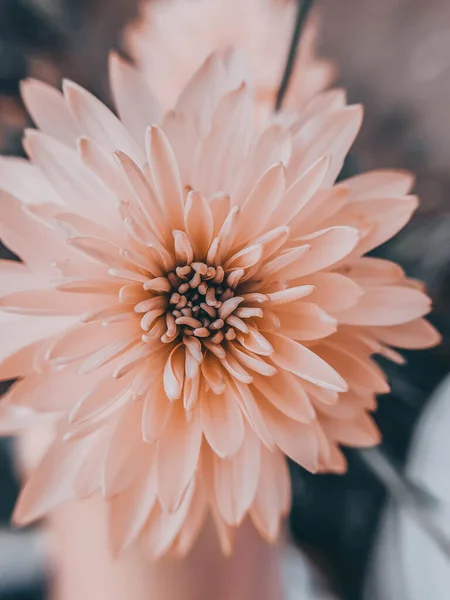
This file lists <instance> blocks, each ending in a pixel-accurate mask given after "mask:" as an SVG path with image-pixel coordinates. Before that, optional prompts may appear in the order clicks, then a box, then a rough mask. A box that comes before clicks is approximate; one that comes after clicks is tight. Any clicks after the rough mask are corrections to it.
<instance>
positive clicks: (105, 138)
mask: <svg viewBox="0 0 450 600" xmlns="http://www.w3.org/2000/svg"><path fill="white" fill-rule="evenodd" d="M63 91H64V97H65V100H66V102H67V104H68V106H69V109H70V112H71V113H72V114H73V116H74V117H75V119H76V120H77V122H78V124H79V126H80V128H81V129H82V131H83V133H84V134H85V135H87V136H88V137H90V138H92V139H93V140H94V142H97V144H99V145H100V146H103V147H104V148H105V149H107V150H109V151H110V152H114V151H115V150H117V149H119V148H120V149H121V150H122V152H125V153H126V154H128V156H131V158H133V160H138V161H139V160H140V159H141V157H142V156H143V153H142V152H140V150H139V148H138V145H137V143H136V142H135V141H134V140H133V138H132V137H131V135H130V134H129V133H128V131H127V130H126V129H125V127H124V126H123V124H122V123H121V122H120V120H119V119H118V118H117V117H116V116H115V115H114V114H113V113H112V112H111V111H110V110H109V108H107V107H106V106H105V105H104V104H103V103H102V102H100V100H98V99H97V98H96V97H95V96H93V95H92V94H91V93H90V92H88V91H87V90H85V89H84V88H82V87H81V86H79V85H77V84H76V83H74V82H73V81H68V80H65V81H64V82H63Z"/></svg>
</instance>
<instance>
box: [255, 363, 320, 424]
mask: <svg viewBox="0 0 450 600" xmlns="http://www.w3.org/2000/svg"><path fill="white" fill-rule="evenodd" d="M253 387H254V388H256V389H257V390H258V392H259V393H260V394H262V396H263V397H264V398H265V401H268V402H271V403H272V404H273V405H274V406H275V407H276V408H277V409H278V410H280V411H281V412H282V413H284V414H285V415H286V416H288V417H290V418H291V419H294V420H295V421H300V422H302V423H310V422H311V421H312V420H313V419H314V418H315V415H316V413H315V410H314V408H313V406H312V404H311V402H310V400H309V398H308V395H307V394H306V392H305V389H304V387H303V385H302V382H301V380H300V379H298V378H297V377H295V376H294V375H292V374H291V373H286V372H281V371H280V372H279V373H278V374H277V375H275V376H274V377H271V378H270V379H268V378H264V379H263V378H256V379H255V381H254V382H253Z"/></svg>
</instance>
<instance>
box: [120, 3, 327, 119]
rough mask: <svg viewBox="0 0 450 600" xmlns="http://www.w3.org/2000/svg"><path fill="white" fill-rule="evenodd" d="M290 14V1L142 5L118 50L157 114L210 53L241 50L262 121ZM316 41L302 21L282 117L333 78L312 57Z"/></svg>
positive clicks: (313, 29)
mask: <svg viewBox="0 0 450 600" xmlns="http://www.w3.org/2000/svg"><path fill="white" fill-rule="evenodd" d="M296 10H297V2H296V1H295V0H246V1H245V2H242V0H152V1H150V2H149V1H148V0H144V1H143V3H142V5H141V11H140V13H141V14H140V18H139V19H138V20H137V22H136V23H135V24H133V25H132V26H130V27H129V28H128V30H127V31H126V35H125V44H126V46H127V48H128V50H129V52H130V54H131V56H132V57H133V58H134V60H135V61H136V64H137V66H138V68H139V70H140V72H141V73H142V74H143V75H144V76H145V78H146V80H147V81H148V82H149V84H150V85H152V87H153V88H154V93H155V95H156V97H157V99H158V100H159V102H160V103H161V104H162V106H163V107H164V108H171V107H172V106H173V105H174V104H175V102H176V100H177V97H178V95H179V94H180V92H181V91H182V89H183V87H184V86H185V85H186V84H187V82H188V81H189V79H190V78H191V76H192V75H193V74H194V72H195V71H196V70H197V69H198V68H199V67H200V66H201V64H202V63H203V62H204V60H205V59H206V58H207V57H208V56H209V55H210V54H211V53H212V52H213V51H218V50H219V51H220V50H224V49H226V48H227V47H229V46H233V47H238V48H241V49H242V50H244V51H245V52H246V55H247V60H248V63H249V66H250V67H251V72H252V75H253V78H254V84H255V96H256V101H257V104H258V106H259V108H261V109H262V112H263V113H264V114H267V113H270V112H271V111H272V110H273V106H274V104H275V97H276V93H277V89H278V86H279V84H280V80H281V77H282V74H283V68H284V65H285V63H286V59H287V55H288V50H289V43H290V40H291V37H292V29H293V25H294V22H295V12H296ZM316 34H317V23H316V21H315V20H308V22H307V24H306V27H305V28H304V31H303V33H302V37H301V40H300V44H299V47H298V51H297V59H296V62H295V68H294V71H293V73H292V76H291V80H290V85H289V88H288V92H287V94H286V97H285V99H284V108H285V109H287V110H293V111H298V110H300V109H301V108H302V107H303V106H304V105H305V104H306V103H307V102H308V101H309V100H311V99H312V98H314V97H315V96H316V95H317V94H318V93H319V92H321V91H323V90H324V89H326V88H327V87H329V85H330V84H331V82H332V80H333V78H334V75H335V68H334V65H333V64H332V62H331V61H330V60H326V59H320V58H318V57H316V55H315V51H316V37H317V35H316ZM155 81H157V82H158V84H157V85H154V82H155Z"/></svg>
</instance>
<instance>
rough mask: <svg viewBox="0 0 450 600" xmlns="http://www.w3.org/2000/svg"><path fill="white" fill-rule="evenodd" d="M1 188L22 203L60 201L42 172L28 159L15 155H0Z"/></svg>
mask: <svg viewBox="0 0 450 600" xmlns="http://www.w3.org/2000/svg"><path fill="white" fill-rule="evenodd" d="M0 178H1V182H2V184H1V189H2V190H3V191H5V192H8V193H9V194H12V195H13V196H14V197H15V198H18V199H19V200H21V201H22V202H23V203H24V204H45V203H52V204H57V203H61V199H60V198H59V197H58V194H57V193H56V192H55V190H54V189H53V188H52V186H51V184H50V183H49V182H48V181H47V179H46V178H45V176H44V175H43V173H42V172H41V171H40V170H39V169H38V168H37V167H36V166H35V165H33V164H31V163H30V162H29V161H27V160H25V159H23V158H16V157H15V156H14V157H13V156H0Z"/></svg>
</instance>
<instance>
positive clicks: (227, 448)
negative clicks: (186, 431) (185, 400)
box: [201, 389, 244, 458]
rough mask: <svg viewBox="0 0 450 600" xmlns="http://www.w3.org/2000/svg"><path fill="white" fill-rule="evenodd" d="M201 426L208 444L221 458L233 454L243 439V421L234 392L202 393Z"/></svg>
mask: <svg viewBox="0 0 450 600" xmlns="http://www.w3.org/2000/svg"><path fill="white" fill-rule="evenodd" d="M201 417H202V428H203V433H204V435H205V438H206V440H207V441H208V444H209V445H210V446H211V448H212V450H213V451H214V452H215V453H216V454H217V455H218V456H220V457H221V458H226V457H228V456H232V455H233V454H235V453H236V452H237V451H238V450H239V448H240V447H241V445H242V443H243V441H244V421H243V418H242V412H241V409H240V408H239V405H238V403H237V401H236V397H235V395H234V394H232V393H230V392H229V390H227V389H225V390H224V392H223V393H222V394H220V395H216V394H214V393H212V392H210V393H207V394H204V396H203V398H202V403H201Z"/></svg>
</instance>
